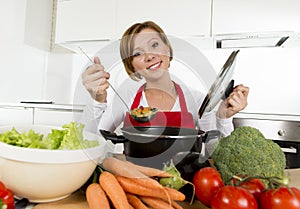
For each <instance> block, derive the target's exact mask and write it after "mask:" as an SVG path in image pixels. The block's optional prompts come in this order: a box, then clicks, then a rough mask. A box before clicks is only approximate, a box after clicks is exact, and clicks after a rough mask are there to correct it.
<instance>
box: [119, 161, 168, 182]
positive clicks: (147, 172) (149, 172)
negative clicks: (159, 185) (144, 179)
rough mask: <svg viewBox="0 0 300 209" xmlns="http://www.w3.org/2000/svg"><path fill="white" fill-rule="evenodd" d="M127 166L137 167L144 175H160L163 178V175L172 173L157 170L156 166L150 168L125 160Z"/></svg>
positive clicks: (166, 175)
mask: <svg viewBox="0 0 300 209" xmlns="http://www.w3.org/2000/svg"><path fill="white" fill-rule="evenodd" d="M125 162H126V163H127V164H128V165H129V166H131V167H132V168H135V169H137V170H138V171H140V172H141V173H143V174H145V175H146V176H149V177H160V178H164V177H172V176H173V175H172V174H170V173H168V172H166V171H163V170H159V169H156V168H151V167H147V166H141V165H137V164H134V163H132V162H129V161H125Z"/></svg>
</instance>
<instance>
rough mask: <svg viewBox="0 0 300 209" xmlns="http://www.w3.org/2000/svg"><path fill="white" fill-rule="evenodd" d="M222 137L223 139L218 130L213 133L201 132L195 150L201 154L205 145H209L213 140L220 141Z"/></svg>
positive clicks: (212, 131)
mask: <svg viewBox="0 0 300 209" xmlns="http://www.w3.org/2000/svg"><path fill="white" fill-rule="evenodd" d="M220 137H221V133H220V131H218V130H211V131H207V132H203V131H201V130H200V131H199V132H198V137H197V140H196V142H195V144H194V146H193V150H195V151H196V152H199V153H201V151H202V147H203V143H205V144H207V143H208V142H209V141H210V140H213V139H218V140H219V139H220Z"/></svg>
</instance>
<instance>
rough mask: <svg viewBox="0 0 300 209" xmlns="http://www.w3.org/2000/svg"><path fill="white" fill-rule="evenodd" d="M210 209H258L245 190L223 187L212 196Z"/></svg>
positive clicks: (250, 195) (252, 197) (253, 199)
mask: <svg viewBox="0 0 300 209" xmlns="http://www.w3.org/2000/svg"><path fill="white" fill-rule="evenodd" d="M211 208H212V209H223V208H230V209H244V208H247V209H258V205H257V202H256V199H255V198H254V196H253V195H252V194H251V193H250V192H248V191H247V190H246V189H244V188H242V187H237V186H230V185H227V186H224V187H222V188H221V189H220V190H219V191H218V193H217V194H216V195H215V196H214V198H213V200H212V202H211Z"/></svg>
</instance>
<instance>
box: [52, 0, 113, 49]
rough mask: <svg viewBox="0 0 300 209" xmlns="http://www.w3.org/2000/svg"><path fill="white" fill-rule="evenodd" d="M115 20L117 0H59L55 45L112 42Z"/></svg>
mask: <svg viewBox="0 0 300 209" xmlns="http://www.w3.org/2000/svg"><path fill="white" fill-rule="evenodd" d="M115 18H116V0H88V1H86V0H72V1H66V0H57V5H56V19H55V20H56V26H55V43H63V42H68V41H80V40H85V41H86V40H110V39H112V37H113V36H114V32H115V31H114V29H115Z"/></svg>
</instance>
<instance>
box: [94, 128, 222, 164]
mask: <svg viewBox="0 0 300 209" xmlns="http://www.w3.org/2000/svg"><path fill="white" fill-rule="evenodd" d="M100 132H101V134H102V135H103V137H104V138H105V139H106V140H110V141H112V143H114V144H116V143H123V144H124V154H125V156H126V158H127V160H129V161H131V162H134V163H136V164H140V165H144V166H151V167H156V168H160V169H161V168H162V167H163V164H164V163H166V162H168V161H170V159H172V158H173V157H174V156H175V155H176V154H177V153H183V152H185V153H188V152H194V153H195V152H196V153H199V154H200V153H201V152H203V150H202V148H203V143H205V142H206V141H208V140H210V139H211V138H216V137H218V138H220V133H219V131H217V130H214V131H208V132H204V131H201V130H196V129H189V128H177V127H152V126H151V127H134V126H132V127H126V128H122V129H121V132H122V135H117V134H115V133H111V132H108V131H105V130H100ZM177 158H178V157H177ZM183 158H184V157H183ZM177 161H178V162H180V160H178V159H177Z"/></svg>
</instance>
